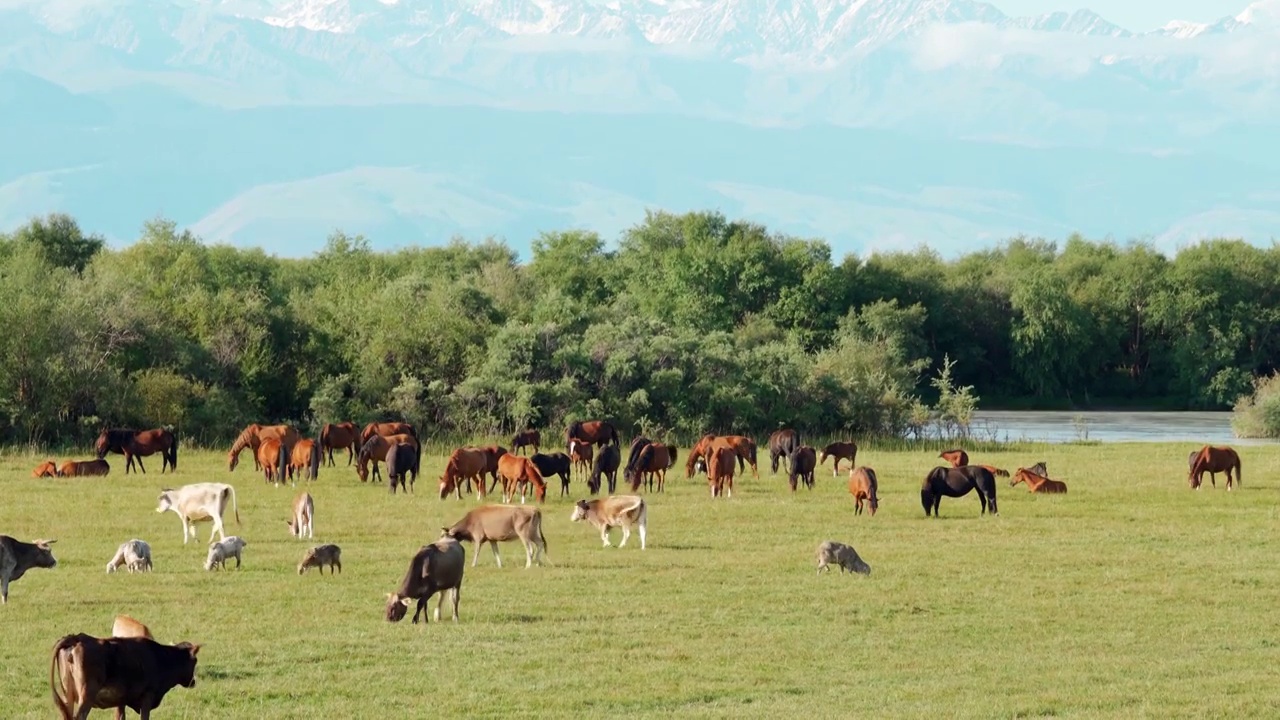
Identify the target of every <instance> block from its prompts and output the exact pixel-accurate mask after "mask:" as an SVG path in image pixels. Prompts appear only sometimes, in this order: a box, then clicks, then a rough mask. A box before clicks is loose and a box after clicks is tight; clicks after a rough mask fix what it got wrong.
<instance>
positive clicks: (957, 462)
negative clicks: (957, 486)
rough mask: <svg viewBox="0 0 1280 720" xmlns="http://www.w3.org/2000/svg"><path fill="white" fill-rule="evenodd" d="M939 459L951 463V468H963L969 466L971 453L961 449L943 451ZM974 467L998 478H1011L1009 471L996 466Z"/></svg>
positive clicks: (939, 454)
mask: <svg viewBox="0 0 1280 720" xmlns="http://www.w3.org/2000/svg"><path fill="white" fill-rule="evenodd" d="M938 457H940V458H942V459H943V460H946V461H947V462H949V463H951V467H963V466H965V465H968V464H969V453H967V452H965V451H964V450H961V449H960V448H954V449H952V450H943V451H942V452H940V453H938ZM974 467H980V468H983V469H984V470H986V471H987V472H989V473H991V474H992V475H996V476H998V477H1009V471H1008V470H1002V469H1000V468H998V467H996V466H994V465H974Z"/></svg>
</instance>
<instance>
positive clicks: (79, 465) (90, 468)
mask: <svg viewBox="0 0 1280 720" xmlns="http://www.w3.org/2000/svg"><path fill="white" fill-rule="evenodd" d="M110 472H111V466H110V465H108V464H107V461H106V460H103V459H101V458H99V459H97V460H68V461H66V462H64V463H62V467H60V468H58V477H103V476H106V475H107V474H108V473H110Z"/></svg>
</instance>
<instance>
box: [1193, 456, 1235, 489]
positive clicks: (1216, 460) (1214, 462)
mask: <svg viewBox="0 0 1280 720" xmlns="http://www.w3.org/2000/svg"><path fill="white" fill-rule="evenodd" d="M1220 472H1225V473H1226V474H1227V490H1231V486H1232V485H1233V484H1234V485H1236V486H1242V485H1244V471H1243V469H1242V468H1241V466H1240V455H1239V454H1237V453H1236V451H1235V450H1232V449H1231V448H1229V447H1226V446H1222V447H1214V446H1212V445H1205V446H1204V447H1202V448H1200V452H1199V454H1197V455H1196V458H1195V460H1194V461H1193V462H1192V463H1191V472H1189V473H1187V484H1189V485H1190V486H1191V487H1192V488H1193V489H1195V490H1199V489H1200V484H1201V483H1203V482H1204V474H1205V473H1209V482H1211V483H1213V486H1214V487H1215V488H1216V487H1217V486H1218V482H1217V480H1215V479H1214V473H1220ZM1233 472H1234V473H1235V477H1234V483H1233V482H1232V480H1233V478H1232V473H1233Z"/></svg>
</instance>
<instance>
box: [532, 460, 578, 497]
mask: <svg viewBox="0 0 1280 720" xmlns="http://www.w3.org/2000/svg"><path fill="white" fill-rule="evenodd" d="M529 460H530V461H532V462H533V464H534V465H535V466H536V467H537V468H538V474H539V475H541V476H542V477H543V478H550V477H551V476H552V475H559V476H560V494H561V495H568V494H569V468H570V467H572V463H571V462H570V460H569V456H568V455H565V454H564V453H562V452H558V453H551V454H549V455H548V454H544V453H534V454H533V456H532V457H530V458H529Z"/></svg>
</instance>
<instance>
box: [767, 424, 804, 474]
mask: <svg viewBox="0 0 1280 720" xmlns="http://www.w3.org/2000/svg"><path fill="white" fill-rule="evenodd" d="M799 449H800V431H798V430H792V429H790V428H783V429H781V430H775V431H774V432H773V434H772V435H770V436H769V463H770V464H771V466H772V467H773V474H774V475H777V474H778V459H779V458H786V460H787V462H788V463H790V462H791V454H792V453H794V452H795V451H796V450H799Z"/></svg>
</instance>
